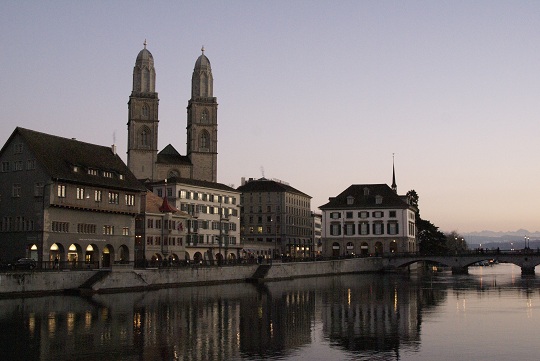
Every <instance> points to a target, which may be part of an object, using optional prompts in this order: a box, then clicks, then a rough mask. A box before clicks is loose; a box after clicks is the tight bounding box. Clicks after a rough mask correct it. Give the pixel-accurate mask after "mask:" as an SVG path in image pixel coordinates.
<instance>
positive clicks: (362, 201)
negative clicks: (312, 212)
mask: <svg viewBox="0 0 540 361" xmlns="http://www.w3.org/2000/svg"><path fill="white" fill-rule="evenodd" d="M377 196H380V197H382V202H381V203H380V204H377V202H376V198H377ZM350 197H352V204H348V202H347V199H348V198H349V199H350ZM404 198H405V197H403V196H399V195H397V194H396V192H394V191H393V190H392V189H391V188H390V187H389V186H388V185H386V184H353V185H351V186H350V187H349V188H347V189H345V190H344V191H343V192H341V193H340V194H339V195H338V196H337V197H332V198H330V200H329V202H328V203H326V204H324V205H322V206H320V207H319V209H323V210H324V209H335V208H342V209H345V208H388V207H392V208H408V207H409V204H407V202H406V201H405V200H404Z"/></svg>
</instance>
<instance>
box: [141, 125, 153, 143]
mask: <svg viewBox="0 0 540 361" xmlns="http://www.w3.org/2000/svg"><path fill="white" fill-rule="evenodd" d="M151 134H152V132H151V131H150V129H149V128H148V127H142V129H141V131H140V133H139V145H140V146H141V147H149V146H150V144H151V141H150V136H151Z"/></svg>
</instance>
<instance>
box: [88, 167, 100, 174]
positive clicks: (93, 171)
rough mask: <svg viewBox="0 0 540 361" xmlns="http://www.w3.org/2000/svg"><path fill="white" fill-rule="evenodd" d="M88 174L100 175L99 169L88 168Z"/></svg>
mask: <svg viewBox="0 0 540 361" xmlns="http://www.w3.org/2000/svg"><path fill="white" fill-rule="evenodd" d="M88 174H90V175H98V171H97V169H93V168H88Z"/></svg>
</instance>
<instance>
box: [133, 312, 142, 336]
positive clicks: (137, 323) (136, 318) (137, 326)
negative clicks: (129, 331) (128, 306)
mask: <svg viewBox="0 0 540 361" xmlns="http://www.w3.org/2000/svg"><path fill="white" fill-rule="evenodd" d="M133 331H134V332H135V333H140V332H141V314H140V313H139V312H137V313H135V314H134V315H133Z"/></svg>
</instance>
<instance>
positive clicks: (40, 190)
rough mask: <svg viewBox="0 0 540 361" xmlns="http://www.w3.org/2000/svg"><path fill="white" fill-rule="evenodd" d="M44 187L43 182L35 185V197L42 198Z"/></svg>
mask: <svg viewBox="0 0 540 361" xmlns="http://www.w3.org/2000/svg"><path fill="white" fill-rule="evenodd" d="M44 187H45V186H44V185H43V183H41V182H38V183H35V184H34V196H35V197H41V196H43V189H44Z"/></svg>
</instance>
